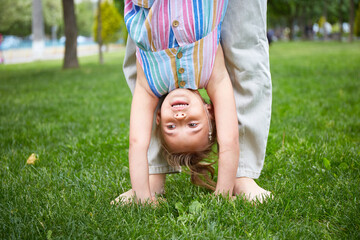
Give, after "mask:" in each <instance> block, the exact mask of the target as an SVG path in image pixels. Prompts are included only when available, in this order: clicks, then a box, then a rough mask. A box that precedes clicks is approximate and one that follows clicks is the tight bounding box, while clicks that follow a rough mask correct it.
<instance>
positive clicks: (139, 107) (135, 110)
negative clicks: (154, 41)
mask: <svg viewBox="0 0 360 240" xmlns="http://www.w3.org/2000/svg"><path fill="white" fill-rule="evenodd" d="M136 68H137V80H136V85H135V91H134V95H133V99H132V103H131V113H130V137H129V168H130V179H131V185H132V189H133V191H134V193H135V194H136V200H137V201H140V202H144V201H147V200H150V199H151V193H150V186H149V167H148V160H147V152H148V148H149V144H150V138H151V128H152V123H153V116H154V111H155V108H156V105H157V103H158V101H159V100H158V98H157V97H156V96H155V95H154V94H153V93H152V92H151V90H150V87H149V85H148V83H147V81H146V77H145V74H144V71H143V69H142V67H141V66H140V64H139V63H138V62H136Z"/></svg>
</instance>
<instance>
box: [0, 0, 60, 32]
mask: <svg viewBox="0 0 360 240" xmlns="http://www.w3.org/2000/svg"><path fill="white" fill-rule="evenodd" d="M42 8H43V15H44V25H45V33H46V34H48V35H50V34H51V27H52V26H60V28H61V26H62V17H63V16H62V7H61V1H59V0H42ZM31 22H32V0H22V1H12V0H1V8H0V32H1V33H2V34H4V35H17V36H28V35H30V34H31V31H32V28H31Z"/></svg>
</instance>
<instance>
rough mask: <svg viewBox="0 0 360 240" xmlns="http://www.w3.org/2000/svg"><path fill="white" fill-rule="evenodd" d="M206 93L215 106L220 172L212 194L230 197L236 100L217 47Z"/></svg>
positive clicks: (236, 139)
mask: <svg viewBox="0 0 360 240" xmlns="http://www.w3.org/2000/svg"><path fill="white" fill-rule="evenodd" d="M207 93H208V95H209V97H210V99H211V101H212V102H213V104H214V113H215V121H216V129H217V141H218V144H219V168H218V169H219V170H218V181H217V184H216V189H215V194H223V195H227V194H229V195H230V196H231V195H232V191H233V188H234V184H235V179H236V171H237V167H238V161H239V154H240V153H239V131H238V121H237V115H236V106H235V98H234V93H233V87H232V84H231V81H230V77H229V74H228V72H227V70H226V68H225V62H224V55H223V51H222V48H221V45H219V48H218V51H217V53H216V57H215V64H214V68H213V72H212V74H211V77H210V80H209V83H208V86H207Z"/></svg>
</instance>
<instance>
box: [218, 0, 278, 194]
mask: <svg viewBox="0 0 360 240" xmlns="http://www.w3.org/2000/svg"><path fill="white" fill-rule="evenodd" d="M266 4H267V2H266V0H229V5H228V8H227V12H226V15H225V18H224V22H223V25H222V31H221V38H222V40H221V42H222V47H223V50H224V56H225V63H226V66H227V70H228V72H229V75H230V78H231V80H232V83H233V87H234V96H235V101H236V107H237V116H238V121H239V137H240V139H239V142H240V159H239V166H238V171H237V178H238V179H237V184H236V186H237V189H234V191H235V192H238V193H239V194H240V193H244V194H246V195H248V197H249V198H251V197H250V195H252V197H258V198H259V197H260V196H261V195H262V194H267V193H268V192H267V191H265V190H263V189H262V188H260V187H259V186H258V185H257V184H256V183H255V182H254V180H253V179H256V178H258V177H259V176H260V173H261V170H262V168H263V164H264V158H265V150H266V143H267V138H268V133H269V126H270V117H271V76H270V66H269V45H268V42H267V38H266ZM254 184H255V185H254ZM259 194H260V196H256V195H259Z"/></svg>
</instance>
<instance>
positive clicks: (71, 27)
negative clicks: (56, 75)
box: [62, 0, 79, 69]
mask: <svg viewBox="0 0 360 240" xmlns="http://www.w3.org/2000/svg"><path fill="white" fill-rule="evenodd" d="M62 6H63V13H64V26H65V37H66V41H65V56H64V64H63V68H64V69H66V68H78V67H79V62H78V58H77V26H76V16H75V7H74V0H62Z"/></svg>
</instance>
